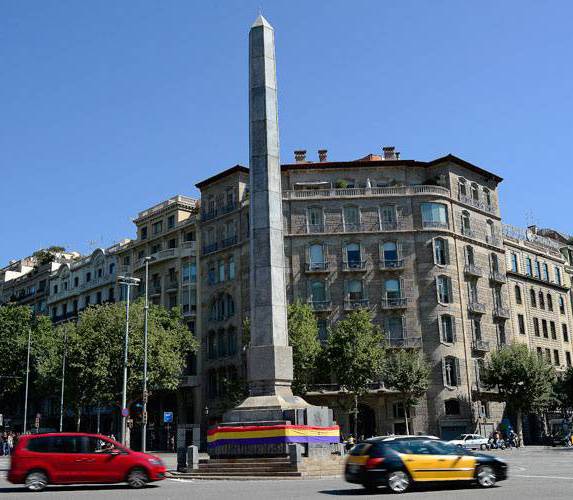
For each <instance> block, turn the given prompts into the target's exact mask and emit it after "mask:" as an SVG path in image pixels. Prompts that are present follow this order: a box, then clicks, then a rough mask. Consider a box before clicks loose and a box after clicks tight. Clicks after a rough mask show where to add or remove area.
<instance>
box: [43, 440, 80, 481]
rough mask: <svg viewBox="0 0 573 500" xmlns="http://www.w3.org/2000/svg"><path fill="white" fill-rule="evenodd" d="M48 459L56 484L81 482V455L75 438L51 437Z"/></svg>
mask: <svg viewBox="0 0 573 500" xmlns="http://www.w3.org/2000/svg"><path fill="white" fill-rule="evenodd" d="M50 440H51V443H50V453H49V454H48V458H49V460H50V462H51V464H52V467H53V475H54V478H53V481H54V482H56V483H78V482H82V455H81V453H80V450H79V446H78V445H79V442H78V438H77V437H76V436H66V435H63V436H51V437H50Z"/></svg>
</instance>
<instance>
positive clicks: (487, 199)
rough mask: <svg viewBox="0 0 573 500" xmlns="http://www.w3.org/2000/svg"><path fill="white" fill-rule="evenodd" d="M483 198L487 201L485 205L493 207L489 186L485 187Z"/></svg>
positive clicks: (489, 207)
mask: <svg viewBox="0 0 573 500" xmlns="http://www.w3.org/2000/svg"><path fill="white" fill-rule="evenodd" d="M483 199H484V201H485V207H486V208H488V209H491V192H490V190H489V189H488V188H483Z"/></svg>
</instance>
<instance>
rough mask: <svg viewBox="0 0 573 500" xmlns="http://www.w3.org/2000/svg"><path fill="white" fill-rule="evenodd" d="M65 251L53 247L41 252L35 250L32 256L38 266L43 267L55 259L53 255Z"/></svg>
mask: <svg viewBox="0 0 573 500" xmlns="http://www.w3.org/2000/svg"><path fill="white" fill-rule="evenodd" d="M65 251H66V249H65V248H64V247H61V246H56V245H53V246H51V247H48V248H43V249H42V250H37V251H36V252H34V253H33V254H32V255H33V256H34V257H36V259H38V266H43V265H44V264H49V263H50V262H53V261H54V259H55V258H56V255H55V254H57V253H61V252H65Z"/></svg>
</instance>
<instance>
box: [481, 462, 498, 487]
mask: <svg viewBox="0 0 573 500" xmlns="http://www.w3.org/2000/svg"><path fill="white" fill-rule="evenodd" d="M476 479H477V482H478V484H479V485H480V486H481V487H482V488H491V487H492V486H495V480H496V478H495V471H494V470H493V468H492V467H490V466H489V465H480V466H479V467H478V468H477V471H476Z"/></svg>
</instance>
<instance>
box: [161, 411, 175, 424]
mask: <svg viewBox="0 0 573 500" xmlns="http://www.w3.org/2000/svg"><path fill="white" fill-rule="evenodd" d="M163 422H164V423H165V424H170V423H171V422H173V412H172V411H164V412H163Z"/></svg>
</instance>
